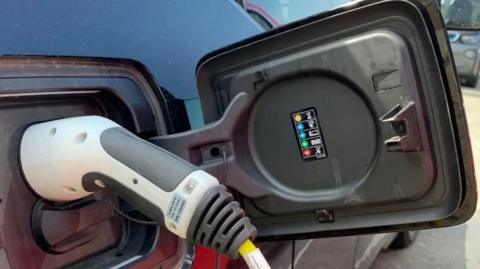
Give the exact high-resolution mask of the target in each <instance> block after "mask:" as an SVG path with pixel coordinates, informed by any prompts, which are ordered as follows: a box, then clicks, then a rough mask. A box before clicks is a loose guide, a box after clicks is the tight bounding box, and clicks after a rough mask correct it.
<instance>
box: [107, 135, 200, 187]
mask: <svg viewBox="0 0 480 269" xmlns="http://www.w3.org/2000/svg"><path fill="white" fill-rule="evenodd" d="M100 143H101V145H102V147H103V148H104V149H105V151H106V152H107V153H108V154H109V155H110V156H112V157H113V158H114V159H116V160H118V161H119V162H121V163H123V164H125V165H126V166H128V167H130V168H131V169H133V170H134V171H135V172H137V173H139V174H140V175H142V176H143V177H144V178H146V179H148V180H149V181H151V182H152V183H153V184H155V185H157V186H158V187H159V188H161V189H162V190H164V191H167V192H170V191H173V190H174V189H175V188H176V187H177V186H178V184H179V183H180V182H181V181H182V180H183V179H184V178H185V177H187V175H189V174H190V173H191V172H193V171H194V170H196V168H195V167H194V166H193V165H191V164H189V163H188V162H186V161H185V160H183V159H181V158H179V157H177V156H175V155H173V154H172V153H170V152H168V151H166V150H164V149H162V148H160V147H157V146H154V145H152V144H149V143H147V142H145V141H143V140H141V139H140V138H138V137H136V136H135V135H134V134H132V133H130V132H128V131H127V130H125V129H123V128H111V129H107V130H105V131H104V132H103V133H102V134H101V136H100ZM145 159H149V161H148V162H146V161H145Z"/></svg>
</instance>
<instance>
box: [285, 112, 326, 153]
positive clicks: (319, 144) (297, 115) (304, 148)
mask: <svg viewBox="0 0 480 269" xmlns="http://www.w3.org/2000/svg"><path fill="white" fill-rule="evenodd" d="M290 119H291V121H292V123H293V125H292V126H293V128H294V132H295V136H296V140H297V141H296V144H297V146H298V148H299V150H300V156H301V158H302V160H304V161H314V160H319V159H323V158H327V149H326V147H325V141H324V140H323V137H322V130H321V127H320V123H319V122H318V116H317V111H316V109H315V108H314V107H310V108H305V109H302V110H297V111H294V112H291V113H290Z"/></svg>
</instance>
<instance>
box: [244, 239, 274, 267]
mask: <svg viewBox="0 0 480 269" xmlns="http://www.w3.org/2000/svg"><path fill="white" fill-rule="evenodd" d="M239 252H240V255H241V256H242V258H243V259H244V260H245V262H246V263H247V266H248V268H249V269H271V268H270V265H269V264H268V262H267V260H266V259H265V257H264V256H263V254H262V252H261V251H260V249H258V248H257V247H256V246H255V245H254V244H253V242H252V241H250V240H247V241H245V243H243V245H242V246H241V247H240V250H239Z"/></svg>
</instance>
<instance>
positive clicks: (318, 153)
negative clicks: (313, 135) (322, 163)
mask: <svg viewBox="0 0 480 269" xmlns="http://www.w3.org/2000/svg"><path fill="white" fill-rule="evenodd" d="M315 155H316V156H324V155H325V149H324V148H323V145H320V146H316V147H315Z"/></svg>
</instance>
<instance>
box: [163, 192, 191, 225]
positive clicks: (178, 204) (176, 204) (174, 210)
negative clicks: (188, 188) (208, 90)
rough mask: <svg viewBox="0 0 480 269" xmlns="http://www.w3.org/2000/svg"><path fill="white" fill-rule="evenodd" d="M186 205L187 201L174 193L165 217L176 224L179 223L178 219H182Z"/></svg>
mask: <svg viewBox="0 0 480 269" xmlns="http://www.w3.org/2000/svg"><path fill="white" fill-rule="evenodd" d="M186 203H187V201H186V200H185V198H183V197H182V196H180V195H178V194H176V193H174V194H173V197H172V199H171V200H170V204H169V205H168V212H167V216H168V217H169V218H170V219H171V220H173V221H174V222H175V223H177V224H178V223H179V222H180V218H181V217H182V214H183V210H184V209H185V204H186Z"/></svg>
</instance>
